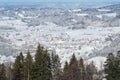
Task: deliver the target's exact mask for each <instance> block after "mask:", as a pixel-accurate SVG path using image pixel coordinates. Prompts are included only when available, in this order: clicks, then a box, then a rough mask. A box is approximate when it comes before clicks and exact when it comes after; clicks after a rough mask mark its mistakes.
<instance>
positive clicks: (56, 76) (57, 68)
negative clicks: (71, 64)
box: [51, 53, 62, 80]
mask: <svg viewBox="0 0 120 80" xmlns="http://www.w3.org/2000/svg"><path fill="white" fill-rule="evenodd" d="M51 57H52V61H51V62H52V63H51V64H52V80H62V71H61V63H60V59H59V56H58V55H56V54H54V53H52V56H51Z"/></svg>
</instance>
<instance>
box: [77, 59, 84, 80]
mask: <svg viewBox="0 0 120 80" xmlns="http://www.w3.org/2000/svg"><path fill="white" fill-rule="evenodd" d="M78 66H79V71H80V78H81V80H84V79H85V66H84V61H83V59H82V58H80V60H79V62H78Z"/></svg>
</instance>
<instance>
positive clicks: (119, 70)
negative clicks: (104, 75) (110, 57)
mask: <svg viewBox="0 0 120 80" xmlns="http://www.w3.org/2000/svg"><path fill="white" fill-rule="evenodd" d="M114 63H115V64H113V65H115V67H116V69H114V70H115V72H116V79H120V51H118V52H117V56H116V58H115V62H114Z"/></svg>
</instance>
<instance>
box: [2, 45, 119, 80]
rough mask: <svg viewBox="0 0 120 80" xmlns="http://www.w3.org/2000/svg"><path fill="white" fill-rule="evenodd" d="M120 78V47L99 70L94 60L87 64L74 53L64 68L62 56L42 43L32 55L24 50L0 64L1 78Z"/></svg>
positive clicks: (44, 79)
mask: <svg viewBox="0 0 120 80" xmlns="http://www.w3.org/2000/svg"><path fill="white" fill-rule="evenodd" d="M103 78H106V79H107V80H119V79H120V51H119V52H118V53H117V55H116V56H114V55H113V54H112V53H110V54H109V55H108V57H107V60H106V62H105V65H104V70H101V71H98V70H97V68H96V67H95V65H94V63H93V62H91V63H89V64H86V63H85V61H84V59H82V58H80V59H79V60H77V58H76V56H75V54H73V55H72V57H71V59H70V62H67V61H66V62H65V65H64V68H61V63H60V58H59V56H58V55H57V54H55V53H54V52H52V53H49V52H48V50H46V49H45V48H44V47H43V46H41V45H40V44H39V45H38V46H37V50H36V54H35V56H34V57H32V56H31V54H30V52H29V51H28V52H27V55H26V56H23V53H22V52H21V53H20V54H19V55H17V56H16V59H15V62H14V63H9V64H7V65H6V64H0V80H102V79H103Z"/></svg>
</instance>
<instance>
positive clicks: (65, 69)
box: [63, 61, 69, 73]
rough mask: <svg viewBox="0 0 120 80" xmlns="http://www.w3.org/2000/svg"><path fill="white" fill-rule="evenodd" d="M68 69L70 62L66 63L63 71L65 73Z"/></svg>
mask: <svg viewBox="0 0 120 80" xmlns="http://www.w3.org/2000/svg"><path fill="white" fill-rule="evenodd" d="M68 68H69V64H68V62H67V61H66V62H65V65H64V69H63V71H64V73H65V72H66V71H67V70H68Z"/></svg>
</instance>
